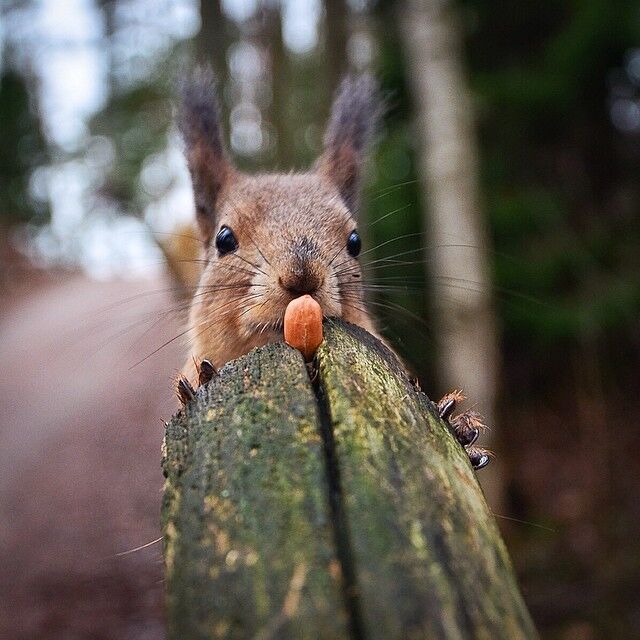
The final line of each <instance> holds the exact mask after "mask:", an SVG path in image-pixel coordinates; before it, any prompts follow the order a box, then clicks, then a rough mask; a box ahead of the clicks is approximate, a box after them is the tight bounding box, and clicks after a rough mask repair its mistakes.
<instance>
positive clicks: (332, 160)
mask: <svg viewBox="0 0 640 640" xmlns="http://www.w3.org/2000/svg"><path fill="white" fill-rule="evenodd" d="M383 113H384V104H383V101H382V99H381V96H380V90H379V87H378V83H377V82H376V81H375V79H374V78H373V76H372V75H370V74H363V75H360V76H356V77H354V76H347V77H345V78H344V79H343V80H342V82H341V83H340V86H339V88H338V91H337V92H336V97H335V99H334V102H333V106H332V108H331V116H330V118H329V124H328V125H327V130H326V133H325V136H324V151H323V153H322V155H321V156H320V158H319V160H318V163H317V169H318V170H319V171H320V172H321V173H322V174H324V175H325V176H326V177H327V178H329V179H330V180H331V181H332V182H333V183H334V184H335V185H336V187H338V189H339V191H340V194H341V195H342V198H343V200H344V201H345V203H346V205H347V206H348V207H349V208H350V209H351V210H355V209H356V208H357V201H358V192H359V189H360V180H361V175H362V167H363V165H364V161H365V158H366V153H367V149H368V146H369V143H370V142H371V139H372V137H373V135H374V133H375V132H376V131H377V129H378V127H379V124H380V121H381V119H382V115H383Z"/></svg>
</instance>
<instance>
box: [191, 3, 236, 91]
mask: <svg viewBox="0 0 640 640" xmlns="http://www.w3.org/2000/svg"><path fill="white" fill-rule="evenodd" d="M200 22H201V25H200V31H199V32H198V36H197V38H196V57H197V58H198V59H199V60H198V61H199V62H200V63H202V62H208V63H209V64H211V66H212V67H213V70H214V71H215V73H216V76H217V77H218V80H219V82H220V83H223V82H224V81H225V78H226V75H227V48H228V46H229V36H228V34H227V20H226V19H225V17H224V15H223V13H222V9H221V7H220V0H201V1H200Z"/></svg>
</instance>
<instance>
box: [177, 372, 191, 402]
mask: <svg viewBox="0 0 640 640" xmlns="http://www.w3.org/2000/svg"><path fill="white" fill-rule="evenodd" d="M176 393H177V394H178V399H179V400H180V402H181V403H182V405H183V406H184V405H186V404H187V403H188V402H191V400H193V399H194V398H195V397H196V390H195V389H194V388H193V387H192V386H191V383H190V382H189V381H188V380H187V379H186V378H185V377H184V376H180V377H179V378H178V382H177V383H176Z"/></svg>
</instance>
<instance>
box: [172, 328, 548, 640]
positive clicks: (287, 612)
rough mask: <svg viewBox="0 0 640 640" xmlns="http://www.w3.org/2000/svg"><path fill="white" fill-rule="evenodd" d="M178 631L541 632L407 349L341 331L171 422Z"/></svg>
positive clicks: (241, 634)
mask: <svg viewBox="0 0 640 640" xmlns="http://www.w3.org/2000/svg"><path fill="white" fill-rule="evenodd" d="M163 466H164V470H165V474H166V475H167V481H166V486H165V498H164V504H163V521H164V535H165V539H164V552H165V564H166V572H167V593H168V612H167V618H168V628H169V637H170V638H172V639H180V640H190V639H192V638H198V639H199V638H203V639H204V638H282V639H285V640H287V639H289V638H290V639H293V638H302V639H305V638H329V639H331V638H345V639H347V638H366V639H370V638H385V639H386V638H389V639H394V638H397V639H398V640H400V639H405V638H407V639H412V638H416V639H417V638H421V639H422V638H424V639H427V638H429V639H431V638H443V639H447V640H448V639H454V638H456V639H457V638H487V639H488V638H492V639H493V638H504V639H507V638H508V639H509V640H511V639H518V638H522V639H528V638H535V637H537V636H536V633H535V630H534V628H533V625H532V623H531V620H530V618H529V614H528V612H527V610H526V607H525V606H524V604H523V601H522V598H521V596H520V593H519V591H518V588H517V585H516V582H515V578H514V575H513V571H512V569H511V565H510V562H509V559H508V556H507V553H506V550H505V547H504V544H503V542H502V540H501V538H500V535H499V532H498V530H497V527H496V525H495V522H494V520H493V517H492V515H491V512H490V510H489V509H488V507H487V505H486V502H485V500H484V497H483V495H482V492H481V490H480V487H479V485H478V483H477V481H476V478H475V475H474V472H473V470H472V469H471V466H470V464H469V461H468V459H467V457H466V455H465V453H464V450H463V449H462V448H461V446H460V445H459V444H458V443H457V441H456V440H455V438H454V437H453V436H452V434H451V433H450V431H449V429H448V428H447V426H446V425H445V424H444V423H443V422H442V421H441V420H440V419H439V418H438V417H437V415H436V413H435V412H434V407H433V405H432V403H431V402H430V401H429V399H428V398H427V397H426V396H425V395H424V394H423V393H421V392H419V391H417V390H416V389H414V387H413V386H412V385H411V383H410V382H409V380H408V379H407V377H406V375H405V373H404V370H403V368H402V366H401V365H400V364H399V363H398V361H397V360H396V358H395V356H394V355H393V354H392V353H391V352H389V351H388V350H387V349H386V348H385V347H384V346H383V345H382V344H381V343H380V342H379V341H377V340H376V339H375V338H373V337H372V336H370V335H369V334H367V333H366V332H364V331H363V330H361V329H359V328H357V327H353V326H351V325H347V324H345V323H342V322H338V321H329V322H327V323H326V324H325V341H324V342H323V344H322V346H321V347H320V349H319V351H318V353H317V354H316V361H315V368H314V369H313V370H312V371H311V376H310V375H309V373H308V371H307V368H306V367H305V365H304V363H303V361H302V358H301V356H300V354H299V353H297V352H296V351H295V350H293V349H291V348H289V347H287V346H285V345H283V344H275V345H269V346H267V347H262V348H260V349H256V350H254V351H253V352H251V353H250V354H248V355H247V356H245V357H243V358H240V359H239V360H236V361H234V362H232V363H230V364H229V365H227V366H226V367H224V368H223V369H222V370H221V372H220V376H219V377H218V378H216V379H214V380H212V381H211V382H210V383H209V384H208V385H206V386H205V387H203V388H201V389H200V390H198V392H197V394H196V398H195V400H194V401H192V402H191V403H189V404H188V405H187V406H186V407H185V408H184V409H183V410H182V411H181V412H180V413H179V414H177V416H175V417H174V418H173V420H172V421H171V422H170V423H169V424H168V426H167V432H166V437H165V446H164V459H163Z"/></svg>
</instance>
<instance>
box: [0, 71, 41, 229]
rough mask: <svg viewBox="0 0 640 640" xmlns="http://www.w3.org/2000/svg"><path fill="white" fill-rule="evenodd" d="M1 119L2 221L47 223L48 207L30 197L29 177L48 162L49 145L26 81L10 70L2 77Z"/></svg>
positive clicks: (4, 223)
mask: <svg viewBox="0 0 640 640" xmlns="http://www.w3.org/2000/svg"><path fill="white" fill-rule="evenodd" d="M0 123H1V125H0V223H1V224H3V225H7V226H8V225H10V224H13V223H15V222H27V221H30V222H34V223H40V224H41V223H44V222H46V221H47V220H48V217H49V211H48V208H47V207H46V206H45V205H44V204H42V203H40V202H35V201H34V200H33V198H31V197H30V195H29V180H30V178H31V174H32V172H33V171H34V169H36V168H37V167H38V166H40V165H42V164H44V163H45V162H46V159H47V148H46V144H45V140H44V136H43V133H42V130H41V125H40V119H39V117H38V115H37V114H35V113H34V112H33V111H32V109H31V108H30V105H29V94H28V90H27V85H26V82H25V80H24V79H23V78H22V77H21V76H19V75H17V74H15V73H13V72H11V71H5V73H4V74H3V75H2V77H1V78H0Z"/></svg>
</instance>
